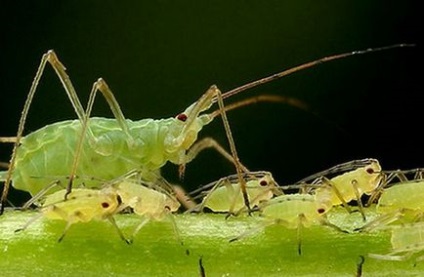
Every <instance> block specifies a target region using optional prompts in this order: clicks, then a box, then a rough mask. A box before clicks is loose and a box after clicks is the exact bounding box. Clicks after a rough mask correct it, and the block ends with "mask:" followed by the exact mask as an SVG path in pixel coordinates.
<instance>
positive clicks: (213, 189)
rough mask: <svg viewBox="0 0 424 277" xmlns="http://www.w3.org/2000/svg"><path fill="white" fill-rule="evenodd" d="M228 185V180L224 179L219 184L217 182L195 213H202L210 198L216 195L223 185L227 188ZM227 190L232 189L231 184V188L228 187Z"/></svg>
mask: <svg viewBox="0 0 424 277" xmlns="http://www.w3.org/2000/svg"><path fill="white" fill-rule="evenodd" d="M228 183H229V181H228V179H227V178H222V179H220V180H218V182H216V184H215V185H214V186H213V187H212V188H211V189H210V191H209V192H208V194H207V195H206V196H205V197H204V198H203V200H202V202H201V203H200V204H199V205H197V206H196V207H195V209H194V210H193V211H198V212H202V211H203V209H204V207H205V204H206V203H207V201H208V200H209V198H210V196H211V195H212V194H213V193H214V191H215V190H217V189H218V188H219V187H220V186H222V185H223V184H224V185H226V186H227V185H228ZM227 189H232V186H231V184H230V186H227Z"/></svg>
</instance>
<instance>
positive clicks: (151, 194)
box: [104, 179, 182, 243]
mask: <svg viewBox="0 0 424 277" xmlns="http://www.w3.org/2000/svg"><path fill="white" fill-rule="evenodd" d="M162 181H164V180H163V179H162ZM165 185H168V184H167V183H166V184H165ZM104 189H112V190H114V191H115V192H116V193H117V195H119V197H120V199H121V201H122V204H121V205H122V208H126V207H131V208H132V210H133V212H134V213H135V214H137V215H139V216H141V217H142V221H141V222H140V224H139V225H138V226H137V227H136V228H135V229H134V231H133V233H132V235H131V237H130V239H129V241H130V242H132V240H133V238H134V236H135V235H136V234H137V233H138V232H139V231H140V229H141V228H142V227H143V226H144V225H146V224H147V223H148V222H149V221H150V220H157V221H159V220H163V219H164V218H165V217H167V218H168V219H169V220H170V221H171V223H172V227H173V229H174V232H175V235H176V237H177V239H178V240H180V242H181V239H180V237H179V232H178V228H177V225H176V223H175V221H174V218H173V217H172V213H173V212H176V211H177V210H178V209H179V207H180V203H179V202H178V200H177V199H176V198H175V197H173V195H171V194H170V193H168V192H167V191H166V190H162V189H161V188H160V187H159V186H156V185H153V186H152V187H147V186H145V183H144V182H143V183H140V182H136V181H134V180H131V179H129V180H122V181H119V182H116V183H115V184H112V185H111V186H106V187H105V188H104ZM181 243H182V242H181Z"/></svg>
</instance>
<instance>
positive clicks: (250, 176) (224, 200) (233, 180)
mask: <svg viewBox="0 0 424 277" xmlns="http://www.w3.org/2000/svg"><path fill="white" fill-rule="evenodd" d="M243 177H244V178H246V191H247V194H248V197H249V202H250V205H251V207H252V208H253V207H254V206H258V205H259V203H261V202H262V201H266V200H269V199H271V198H272V197H273V196H274V192H275V190H276V188H277V183H276V182H275V180H274V178H273V177H272V174H271V173H270V172H266V171H258V172H249V173H246V174H244V176H243ZM211 185H213V188H212V189H211V190H210V191H208V192H206V196H205V197H204V199H203V201H202V203H201V204H200V209H203V208H208V209H210V210H211V211H213V212H222V213H224V212H233V211H234V212H237V211H240V210H241V209H243V208H244V206H245V205H244V199H243V195H242V193H241V187H240V182H239V180H238V178H237V175H231V176H228V177H224V178H221V179H219V180H218V181H216V182H215V183H213V184H211ZM211 185H206V186H205V187H210V186H211Z"/></svg>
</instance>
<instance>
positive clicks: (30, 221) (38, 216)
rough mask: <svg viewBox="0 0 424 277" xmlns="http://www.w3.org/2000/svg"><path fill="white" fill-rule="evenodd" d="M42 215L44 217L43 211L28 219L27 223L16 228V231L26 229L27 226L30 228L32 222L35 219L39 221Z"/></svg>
mask: <svg viewBox="0 0 424 277" xmlns="http://www.w3.org/2000/svg"><path fill="white" fill-rule="evenodd" d="M41 217H43V214H42V213H40V214H37V215H36V216H34V217H32V218H31V219H30V220H28V222H27V223H25V225H24V226H22V227H21V228H18V229H16V230H15V233H17V232H21V231H24V230H26V228H28V226H30V225H31V224H33V223H34V222H35V221H37V220H38V219H40V218H41Z"/></svg>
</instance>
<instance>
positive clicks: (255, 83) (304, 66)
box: [213, 43, 415, 102]
mask: <svg viewBox="0 0 424 277" xmlns="http://www.w3.org/2000/svg"><path fill="white" fill-rule="evenodd" d="M403 47H415V44H408V43H400V44H394V45H389V46H383V47H376V48H367V49H364V50H358V51H352V52H347V53H343V54H336V55H332V56H327V57H324V58H321V59H318V60H315V61H311V62H307V63H304V64H301V65H298V66H295V67H293V68H290V69H287V70H284V71H282V72H279V73H275V74H273V75H271V76H268V77H265V78H262V79H259V80H256V81H253V82H250V83H248V84H245V85H243V86H240V87H237V88H235V89H232V90H230V91H227V92H225V93H223V94H222V98H223V99H226V98H228V97H230V96H233V95H235V94H238V93H240V92H242V91H245V90H248V89H251V88H254V87H256V86H259V85H262V84H265V83H269V82H272V81H274V80H276V79H279V78H282V77H284V76H287V75H290V74H292V73H295V72H298V71H301V70H303V69H307V68H310V67H313V66H315V65H318V64H322V63H326V62H329V61H334V60H338V59H343V58H346V57H350V56H355V55H363V54H367V53H372V52H377V51H384V50H390V49H395V48H403ZM213 101H214V102H216V101H218V100H217V98H214V99H213Z"/></svg>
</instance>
